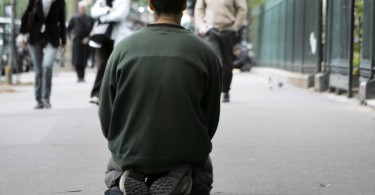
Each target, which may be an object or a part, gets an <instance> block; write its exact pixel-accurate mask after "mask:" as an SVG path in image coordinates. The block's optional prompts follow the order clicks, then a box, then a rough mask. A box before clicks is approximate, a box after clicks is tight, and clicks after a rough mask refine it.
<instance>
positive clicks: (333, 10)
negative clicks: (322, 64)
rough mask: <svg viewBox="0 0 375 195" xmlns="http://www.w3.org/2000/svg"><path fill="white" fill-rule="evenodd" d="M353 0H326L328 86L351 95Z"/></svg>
mask: <svg viewBox="0 0 375 195" xmlns="http://www.w3.org/2000/svg"><path fill="white" fill-rule="evenodd" d="M353 19H354V0H330V1H327V31H326V52H327V53H326V57H327V59H326V62H327V65H328V74H329V88H330V89H331V90H333V89H336V90H344V91H346V92H347V96H348V97H352V95H353V93H352V88H353V82H352V80H353V76H352V71H353V62H352V61H353Z"/></svg>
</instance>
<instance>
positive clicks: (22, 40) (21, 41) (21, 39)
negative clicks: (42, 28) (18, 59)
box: [17, 34, 27, 47]
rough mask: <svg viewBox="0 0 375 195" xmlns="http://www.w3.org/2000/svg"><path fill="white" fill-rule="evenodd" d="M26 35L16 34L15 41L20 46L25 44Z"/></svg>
mask: <svg viewBox="0 0 375 195" xmlns="http://www.w3.org/2000/svg"><path fill="white" fill-rule="evenodd" d="M26 41H27V39H26V36H25V35H24V34H19V35H18V36H17V43H18V44H19V45H20V46H21V47H25V46H26Z"/></svg>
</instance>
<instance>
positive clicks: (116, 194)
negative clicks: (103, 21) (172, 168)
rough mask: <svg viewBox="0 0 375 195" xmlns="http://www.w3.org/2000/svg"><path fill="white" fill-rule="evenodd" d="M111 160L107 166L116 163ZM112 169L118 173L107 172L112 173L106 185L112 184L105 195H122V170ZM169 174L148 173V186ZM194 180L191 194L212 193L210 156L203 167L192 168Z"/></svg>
mask: <svg viewBox="0 0 375 195" xmlns="http://www.w3.org/2000/svg"><path fill="white" fill-rule="evenodd" d="M111 161H112V162H114V161H113V160H112V159H111V160H110V163H109V167H107V168H111V166H113V165H114V164H113V163H111ZM116 166H117V165H116ZM112 168H114V167H112ZM112 171H113V173H114V172H116V173H115V174H111V173H110V172H107V176H109V175H108V174H110V175H111V176H109V177H108V178H106V180H108V181H106V182H108V183H107V184H106V185H108V184H111V185H110V186H109V188H108V189H107V190H106V191H105V192H104V194H105V195H120V194H122V192H121V190H120V188H119V187H118V183H119V178H117V177H121V174H122V172H121V173H120V174H118V171H117V170H112ZM167 174H168V172H165V173H160V174H152V175H148V179H147V183H146V184H147V186H148V187H150V186H151V184H152V183H153V182H154V181H156V180H157V179H159V178H160V177H164V176H165V175H167ZM111 180H112V181H111ZM192 181H193V185H192V189H191V192H190V195H209V194H210V192H211V189H212V183H213V168H212V162H211V158H210V157H209V158H208V160H207V162H206V164H205V166H204V167H203V168H198V167H194V166H193V168H192Z"/></svg>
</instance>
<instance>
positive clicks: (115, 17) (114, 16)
mask: <svg viewBox="0 0 375 195" xmlns="http://www.w3.org/2000/svg"><path fill="white" fill-rule="evenodd" d="M129 13H130V1H129V0H115V1H114V2H113V7H112V9H111V11H110V12H109V13H108V14H107V15H104V16H101V17H100V22H121V21H124V20H125V19H126V18H127V17H128V15H129Z"/></svg>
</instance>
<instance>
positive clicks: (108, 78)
mask: <svg viewBox="0 0 375 195" xmlns="http://www.w3.org/2000/svg"><path fill="white" fill-rule="evenodd" d="M114 58H115V57H114V55H111V57H110V58H109V60H108V63H107V66H106V69H105V72H104V76H103V80H102V84H101V86H100V94H99V110H98V111H99V113H98V114H99V119H100V124H101V127H102V132H103V135H104V137H105V138H108V133H109V127H110V125H111V118H112V111H113V109H112V108H113V103H114V101H115V98H116V90H117V83H116V72H117V71H116V69H117V62H116V60H114Z"/></svg>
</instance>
